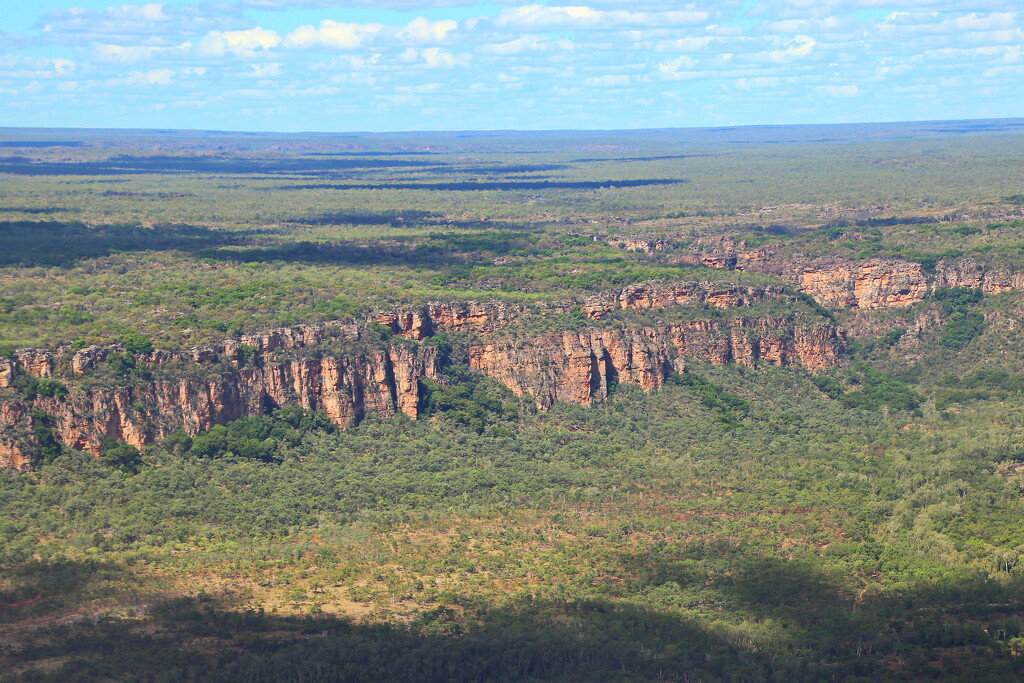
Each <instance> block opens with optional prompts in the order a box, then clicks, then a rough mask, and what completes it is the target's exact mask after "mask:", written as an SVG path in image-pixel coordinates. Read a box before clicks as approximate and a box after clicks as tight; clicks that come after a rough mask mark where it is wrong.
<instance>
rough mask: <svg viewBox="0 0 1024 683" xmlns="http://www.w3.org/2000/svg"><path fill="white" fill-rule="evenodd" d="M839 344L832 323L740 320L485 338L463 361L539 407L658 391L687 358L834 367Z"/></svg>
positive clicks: (841, 344)
mask: <svg viewBox="0 0 1024 683" xmlns="http://www.w3.org/2000/svg"><path fill="white" fill-rule="evenodd" d="M844 348H845V339H844V337H843V335H842V333H841V332H840V331H839V330H838V329H837V328H835V327H833V326H831V325H818V326H813V327H809V328H802V327H797V326H795V325H794V321H793V320H792V319H788V318H781V319H780V318H757V319H744V318H739V319H736V320H733V321H728V322H724V321H720V320H700V321H693V322H688V323H678V324H669V325H661V326H657V327H643V328H640V329H628V328H613V329H592V330H586V331H583V332H556V333H552V334H549V335H546V336H544V337H540V338H535V339H530V340H528V341H523V342H514V341H501V342H494V343H485V344H480V345H478V346H474V347H472V348H471V349H470V357H469V364H470V367H471V368H474V369H476V370H479V371H480V372H482V373H484V374H485V375H488V376H490V377H493V378H495V379H496V380H498V381H499V382H501V383H502V384H504V385H505V386H506V387H508V388H509V389H511V390H512V392H513V393H515V394H516V395H517V396H530V397H532V398H533V400H534V401H535V402H536V404H537V406H538V407H539V408H542V409H544V408H548V407H550V406H551V405H552V404H553V403H555V402H556V401H564V402H569V403H580V404H584V405H589V404H590V403H592V402H595V401H597V402H600V401H602V400H604V399H605V398H606V397H607V396H608V392H609V389H610V387H612V386H613V385H614V384H616V383H619V382H623V383H627V384H636V385H639V386H640V387H642V388H643V389H644V390H645V391H649V390H652V389H657V388H659V387H661V386H662V385H663V384H664V382H665V380H666V379H667V377H668V376H669V374H670V373H671V372H673V371H676V372H681V371H682V370H683V368H684V366H685V359H694V360H699V361H704V362H709V363H713V364H715V365H724V364H726V363H739V364H742V365H747V366H753V365H754V364H755V363H756V362H758V361H763V362H766V363H769V364H772V365H780V366H788V365H800V366H803V367H807V368H810V369H812V370H817V369H821V368H826V367H831V366H832V365H835V364H836V363H837V362H838V360H839V357H840V355H841V353H842V351H843V349H844Z"/></svg>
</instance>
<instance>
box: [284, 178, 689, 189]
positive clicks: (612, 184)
mask: <svg viewBox="0 0 1024 683" xmlns="http://www.w3.org/2000/svg"><path fill="white" fill-rule="evenodd" d="M686 182H688V181H686V180H682V179H679V178H641V179H639V180H521V181H512V182H501V181H470V180H467V181H455V182H447V183H437V182H422V183H318V184H314V185H281V186H279V187H277V188H275V189H278V190H434V191H442V192H474V191H481V190H494V191H514V190H599V189H602V188H603V189H614V188H623V187H647V186H650V185H679V184H682V183H686Z"/></svg>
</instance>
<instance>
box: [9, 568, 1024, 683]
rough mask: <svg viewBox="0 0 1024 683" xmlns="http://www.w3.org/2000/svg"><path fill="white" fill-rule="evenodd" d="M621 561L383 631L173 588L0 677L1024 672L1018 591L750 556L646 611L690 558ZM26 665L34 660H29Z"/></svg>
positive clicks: (740, 677) (43, 638) (810, 676)
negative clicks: (867, 591) (858, 582)
mask: <svg viewBox="0 0 1024 683" xmlns="http://www.w3.org/2000/svg"><path fill="white" fill-rule="evenodd" d="M652 562H653V564H652ZM629 564H630V565H631V566H633V567H634V568H637V567H646V568H647V569H648V573H647V574H646V575H645V576H644V577H643V578H642V579H641V580H639V581H638V582H637V583H636V585H633V586H632V587H631V590H630V591H629V594H627V595H622V596H620V597H617V598H610V599H573V598H571V597H566V598H565V599H560V600H550V599H546V600H541V599H533V598H531V597H530V596H528V595H525V594H523V595H522V596H521V597H520V598H518V599H517V600H515V601H513V602H512V603H511V604H505V605H502V606H500V607H496V608H488V607H487V606H486V605H485V604H484V601H483V600H482V599H480V600H476V601H455V602H453V604H451V605H450V606H439V607H437V608H435V609H432V610H429V611H425V612H418V613H415V612H410V614H409V615H408V618H409V619H411V621H409V623H407V624H397V625H389V624H355V623H352V622H350V621H348V620H345V619H339V618H333V617H326V616H307V617H280V616H274V615H270V614H265V613H262V612H259V611H252V610H243V611H237V610H231V609H228V608H229V607H230V605H227V604H223V603H219V602H218V601H217V600H216V599H214V598H211V597H204V596H200V597H196V598H185V599H175V600H169V601H165V602H162V603H158V604H154V605H152V606H150V607H149V609H148V613H147V614H146V616H145V617H144V618H125V619H116V618H100V619H95V620H88V621H79V622H76V623H60V624H57V625H53V626H50V627H48V628H46V629H37V630H36V631H33V632H31V633H27V634H26V636H27V637H23V638H22V639H21V640H20V642H19V643H18V644H16V645H14V646H11V647H9V648H8V650H7V652H6V655H5V656H4V658H3V659H0V665H2V666H3V667H4V668H6V670H7V671H9V672H19V673H18V674H17V675H15V674H11V675H9V676H8V677H7V678H6V679H4V680H32V681H88V680H101V679H102V680H108V679H109V680H127V679H131V680H153V681H186V680H217V681H268V682H269V681H417V682H423V681H510V680H527V681H529V680H532V681H608V680H616V681H640V680H651V681H697V680H731V681H835V680H864V681H866V680H923V679H938V678H942V679H944V680H986V681H1011V680H1019V677H1020V676H1021V675H1022V674H1024V664H1022V661H1021V658H1020V657H1015V656H1013V655H1012V653H1011V651H1010V649H1009V648H1008V647H1006V645H1005V642H1004V641H1005V639H1006V638H1007V637H1008V634H1009V633H1011V631H1012V630H1013V628H1015V626H1013V625H1012V624H1011V622H1012V618H1010V619H1009V621H1008V617H1007V615H1008V614H1009V613H1013V614H1019V613H1020V610H1021V608H1022V605H1021V599H1020V598H1019V595H1020V593H1019V592H1016V593H1015V592H1014V590H1015V588H1016V587H1014V590H1011V589H1010V588H1007V587H1001V588H1000V589H999V590H995V589H994V588H993V587H992V586H990V585H988V582H985V581H980V582H971V581H966V582H964V581H961V582H954V583H953V584H951V585H949V586H947V587H946V589H944V590H943V591H941V592H940V593H936V592H935V591H934V590H933V589H931V588H923V589H921V590H916V591H908V592H906V593H904V594H902V595H901V596H900V598H899V599H898V600H885V601H876V602H874V603H870V602H866V603H864V604H862V605H860V608H859V609H857V610H854V609H852V607H853V605H854V600H853V598H852V596H842V595H840V593H839V591H838V590H837V588H836V587H835V586H834V585H833V584H832V583H830V582H829V581H827V580H826V579H825V578H824V577H822V576H821V575H820V574H818V573H816V572H815V571H814V570H812V569H811V568H809V567H806V566H803V565H800V564H796V563H792V562H785V561H780V560H766V559H756V560H754V559H751V560H749V561H747V562H745V563H744V565H743V566H742V567H740V568H738V569H737V570H736V571H734V572H728V573H727V574H720V575H717V576H711V577H710V581H711V583H712V584H719V585H717V586H716V588H715V590H716V591H717V596H718V597H717V598H715V599H714V603H715V604H712V605H710V606H704V607H698V608H696V611H684V610H680V609H672V608H671V607H669V606H664V607H662V606H660V605H663V604H664V602H660V603H659V597H658V595H657V592H658V591H663V592H664V590H665V586H672V585H675V586H677V587H678V586H685V585H686V584H688V583H689V582H691V581H693V580H694V579H696V578H698V577H697V576H696V575H694V574H693V569H692V566H681V565H680V564H679V562H678V561H676V560H673V559H671V558H668V557H665V556H651V555H647V556H641V557H636V558H632V559H630V560H629ZM97 567H98V566H97V565H90V566H89V567H88V568H86V569H84V570H83V571H84V572H85V573H88V572H89V571H98V568H97ZM36 569H37V570H38V569H39V567H38V566H37V567H36ZM63 571H66V570H63ZM624 571H630V568H629V567H624ZM45 580H46V581H49V579H45ZM708 580H709V577H708V576H704V577H703V580H702V583H703V582H705V581H708ZM982 584H985V585H982ZM31 592H32V590H29V591H28V593H31ZM669 592H671V590H670V591H669ZM1013 595H1016V596H1018V597H1015V598H1011V596H1013ZM993 599H994V600H996V602H994V603H993V602H989V601H990V600H993ZM972 600H974V601H978V600H981V601H982V602H972ZM459 602H462V603H463V604H459ZM983 613H988V616H987V617H986V616H985V615H984V614H983ZM1000 619H1002V622H999V620H1000ZM993 620H995V621H993ZM997 622H998V623H997ZM7 632H8V633H10V632H11V627H8V629H7ZM1000 638H1002V639H1003V640H1000ZM36 662H41V663H45V664H46V671H45V672H44V671H42V670H35V669H33V664H34V663H36ZM55 663H56V664H55Z"/></svg>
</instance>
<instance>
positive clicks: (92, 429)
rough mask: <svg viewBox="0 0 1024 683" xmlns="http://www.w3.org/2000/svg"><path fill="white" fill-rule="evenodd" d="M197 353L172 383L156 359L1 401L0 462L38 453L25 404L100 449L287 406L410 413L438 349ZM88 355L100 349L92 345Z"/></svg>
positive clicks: (339, 419) (80, 445)
mask: <svg viewBox="0 0 1024 683" xmlns="http://www.w3.org/2000/svg"><path fill="white" fill-rule="evenodd" d="M230 348H231V347H230V345H228V349H229V353H230ZM202 351H203V352H200V353H196V354H194V355H195V356H197V357H198V358H196V359H195V360H189V361H188V362H189V363H190V364H192V366H193V367H191V368H188V367H185V368H183V372H181V375H182V376H181V377H180V378H177V379H173V378H168V377H167V376H168V375H173V374H174V373H173V372H170V371H167V368H163V370H164V371H163V372H161V371H160V370H161V367H160V365H159V364H157V365H155V366H154V367H155V369H156V372H155V373H154V374H155V375H158V376H156V377H154V378H153V379H151V380H148V381H132V382H125V383H124V385H123V386H102V385H98V386H97V385H90V384H87V383H83V384H82V385H80V386H75V385H74V384H72V390H71V391H70V393H69V394H68V395H67V396H55V397H40V398H37V399H36V400H35V401H33V402H32V403H31V404H28V403H27V402H24V401H18V400H8V401H0V425H2V427H0V430H2V431H0V466H6V467H24V466H25V465H27V464H28V463H29V462H30V460H31V454H32V453H33V452H35V451H37V450H38V443H37V442H36V440H35V438H34V436H33V433H32V427H33V422H32V418H31V416H30V415H29V409H30V408H37V409H38V410H41V411H43V412H45V413H46V414H47V415H49V416H50V417H49V421H50V424H51V425H52V428H53V429H54V430H55V432H56V434H57V436H58V438H59V440H60V442H61V443H63V444H65V445H67V446H70V447H71V448H76V449H80V450H87V451H91V452H93V453H97V452H99V447H100V443H101V442H102V440H103V439H104V438H112V439H117V440H121V441H126V442H127V443H130V444H132V445H133V446H137V447H139V446H142V445H144V444H146V443H150V442H152V441H154V440H156V439H160V438H163V437H165V436H167V435H168V434H170V433H171V432H173V431H174V430H176V429H185V430H186V431H187V432H189V433H190V434H196V433H198V432H199V431H202V430H206V429H209V428H210V427H212V426H214V425H217V424H223V423H225V422H228V421H230V420H234V419H237V418H239V417H243V416H246V415H263V414H265V413H266V412H267V411H268V410H269V409H272V408H276V407H281V406H287V405H300V406H302V407H303V408H307V409H310V410H322V411H324V412H325V413H326V414H327V416H328V417H329V418H330V419H331V420H332V421H333V422H334V423H335V424H338V425H339V426H342V427H345V426H351V425H353V424H356V423H357V422H359V421H360V420H362V419H363V418H364V417H365V416H367V415H380V416H385V417H387V416H391V415H395V414H396V413H398V412H403V413H405V414H406V415H408V416H410V417H412V418H415V417H416V413H417V407H418V400H419V399H418V390H419V386H418V380H419V378H420V377H427V378H434V379H436V378H437V376H438V373H439V371H440V369H439V364H438V357H437V349H436V348H435V347H433V346H428V345H424V346H420V347H418V348H415V349H409V348H405V347H401V346H395V347H391V348H388V349H384V350H377V351H372V352H368V353H362V354H359V355H352V356H334V355H331V356H324V357H320V358H308V359H292V360H274V359H273V357H272V355H271V352H270V351H264V352H262V353H260V355H258V356H255V357H251V358H250V359H248V360H247V361H239V360H238V359H237V358H233V357H231V356H230V355H228V356H226V357H225V356H222V355H219V354H218V353H216V352H214V351H212V350H210V349H205V350H202ZM221 353H224V352H223V350H221ZM87 355H89V356H91V357H94V358H95V357H97V356H103V355H104V354H103V353H102V352H98V351H97V349H92V350H90V352H89V353H88V354H87ZM142 358H145V357H142ZM174 360H178V359H176V358H175V359H164V360H163V363H164V364H171V363H172V362H173V361H174ZM78 367H81V366H78Z"/></svg>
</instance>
